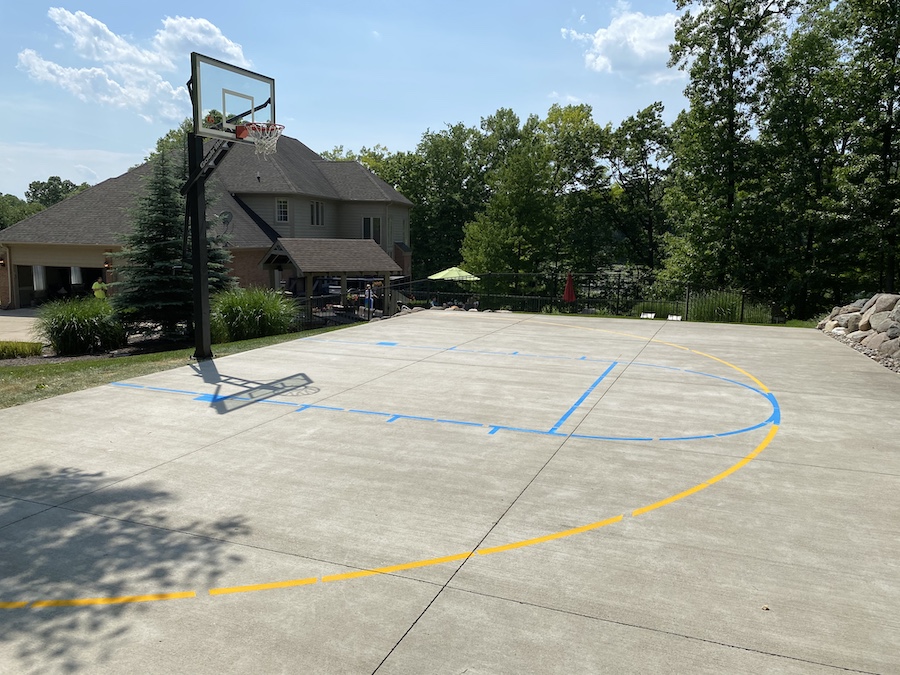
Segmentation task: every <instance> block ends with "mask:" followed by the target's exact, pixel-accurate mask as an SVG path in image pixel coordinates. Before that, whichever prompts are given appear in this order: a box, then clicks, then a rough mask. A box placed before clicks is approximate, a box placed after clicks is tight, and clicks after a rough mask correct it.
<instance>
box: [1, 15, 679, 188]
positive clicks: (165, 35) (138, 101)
mask: <svg viewBox="0 0 900 675" xmlns="http://www.w3.org/2000/svg"><path fill="white" fill-rule="evenodd" d="M3 12H4V16H3V21H2V22H0V106H2V118H3V119H5V120H6V121H7V122H6V129H5V133H3V134H2V136H0V193H8V194H14V195H17V196H19V197H24V194H25V190H26V189H27V188H28V184H29V183H30V182H31V181H33V180H46V179H47V178H48V177H49V176H53V175H58V176H60V177H62V178H64V179H68V180H71V181H74V182H75V183H81V182H83V181H87V182H89V183H91V184H94V183H97V182H100V181H102V180H105V179H107V178H111V177H113V176H116V175H119V174H121V173H123V172H124V171H126V170H127V169H128V168H129V167H131V166H134V165H135V164H138V163H140V162H141V161H142V160H143V159H144V158H145V157H146V156H147V154H148V153H149V151H150V150H151V149H152V148H153V147H154V145H155V143H156V140H157V139H158V138H159V137H160V136H162V135H164V134H165V133H166V131H168V130H169V129H171V128H173V127H175V126H177V125H178V123H179V122H180V121H181V120H183V119H184V118H185V117H188V116H190V114H191V108H190V102H189V98H188V95H187V89H186V87H185V83H186V82H187V80H188V78H189V77H190V53H191V52H192V51H197V52H200V53H202V54H206V55H208V56H212V57H215V58H218V59H221V60H223V61H227V62H229V63H233V64H235V65H240V66H243V67H245V68H248V69H250V70H253V71H255V72H259V73H262V74H264V75H267V76H270V77H273V78H275V86H276V100H277V117H278V121H279V122H280V123H282V124H284V125H285V126H286V129H285V134H287V135H289V136H292V137H294V138H297V139H299V140H301V141H302V142H304V143H305V144H306V145H308V146H309V147H311V148H312V149H313V150H316V151H318V152H321V151H325V150H330V149H332V148H334V147H336V146H339V145H342V146H344V148H346V149H350V150H359V149H360V148H361V147H363V146H367V147H371V146H374V145H375V144H378V143H380V144H382V145H384V146H386V147H387V148H388V149H389V150H391V151H403V150H414V149H415V147H416V144H417V143H418V142H419V140H421V137H422V134H423V133H424V132H426V131H428V130H431V131H439V130H441V129H443V128H445V127H446V126H447V125H448V124H456V123H459V122H461V123H463V124H465V125H466V126H478V125H479V124H480V122H481V119H482V118H484V117H487V116H488V115H491V114H493V113H494V112H496V111H497V110H498V109H499V108H510V109H512V110H513V111H514V112H515V113H516V114H518V115H519V117H520V118H522V119H524V118H525V117H527V116H528V115H530V114H537V115H539V116H540V117H544V116H546V113H547V111H548V110H549V108H550V106H551V105H553V104H554V103H559V104H562V105H566V104H569V103H586V104H588V105H590V106H591V107H592V108H593V111H594V118H595V119H596V121H597V122H599V123H601V124H606V123H607V122H611V123H612V124H613V125H616V124H618V123H619V122H620V121H621V120H622V119H624V118H625V117H627V116H629V115H633V114H635V113H636V112H637V111H638V110H640V109H642V108H644V107H646V106H648V105H650V104H651V103H653V102H654V101H657V100H658V101H662V102H663V103H664V105H665V106H666V112H665V118H666V121H669V122H671V121H672V120H674V118H675V116H676V115H677V114H678V112H679V110H681V108H682V107H684V105H685V102H684V98H683V96H682V90H683V88H684V85H685V80H684V77H683V73H680V72H679V71H675V70H670V69H668V68H667V67H666V61H667V59H668V44H669V43H670V42H671V40H672V34H673V28H674V21H675V9H674V4H673V3H672V2H671V0H632V1H631V2H630V3H629V2H623V1H622V0H618V1H615V0H600V1H582V0H575V1H574V2H572V1H566V0H564V1H563V2H560V1H559V0H542V1H537V0H532V1H524V2H499V1H494V0H481V1H480V2H475V1H472V0H457V1H456V2H454V3H430V2H422V1H421V0H417V1H415V2H413V1H408V2H407V1H399V0H398V1H391V0H385V1H384V2H357V1H355V0H347V1H344V0H332V1H331V2H315V3H313V2H305V3H297V2H290V3H288V2H280V1H278V0H275V1H270V2H265V3H245V2H241V3H238V2H232V1H230V0H221V1H220V2H212V3H211V2H203V3H198V2H190V1H185V0H182V1H180V2H170V1H168V0H156V1H154V2H135V1H134V0H116V1H111V0H110V1H90V0H82V1H81V2H79V3H78V4H65V5H61V4H44V3H41V2H38V1H35V0H30V1H29V2H15V3H4V8H3Z"/></svg>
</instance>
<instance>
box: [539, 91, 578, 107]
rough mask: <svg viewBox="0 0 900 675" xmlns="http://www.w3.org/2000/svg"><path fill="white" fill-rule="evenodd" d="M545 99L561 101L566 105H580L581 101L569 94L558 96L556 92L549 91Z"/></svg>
mask: <svg viewBox="0 0 900 675" xmlns="http://www.w3.org/2000/svg"><path fill="white" fill-rule="evenodd" d="M547 98H549V99H550V100H551V101H562V102H563V103H565V104H566V105H578V104H579V103H581V102H582V101H581V99H580V98H578V97H577V96H572V95H571V94H565V95H563V94H560V93H559V92H558V91H551V92H550V93H549V94H547Z"/></svg>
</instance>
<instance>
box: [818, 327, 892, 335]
mask: <svg viewBox="0 0 900 675" xmlns="http://www.w3.org/2000/svg"><path fill="white" fill-rule="evenodd" d="M831 334H832V335H846V334H847V329H846V328H844V327H843V326H835V327H834V328H832V329H831ZM885 335H886V333H885Z"/></svg>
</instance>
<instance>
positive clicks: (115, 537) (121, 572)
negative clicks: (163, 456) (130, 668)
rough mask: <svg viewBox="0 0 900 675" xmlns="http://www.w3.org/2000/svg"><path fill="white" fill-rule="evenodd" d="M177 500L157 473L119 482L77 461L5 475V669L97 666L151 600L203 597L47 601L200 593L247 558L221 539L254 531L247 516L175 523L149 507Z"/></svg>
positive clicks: (0, 639)
mask: <svg viewBox="0 0 900 675" xmlns="http://www.w3.org/2000/svg"><path fill="white" fill-rule="evenodd" d="M90 493H94V494H93V496H92V499H91V502H90V507H86V508H84V509H79V507H78V504H77V502H76V501H75V500H76V499H77V497H79V496H83V495H86V494H90ZM173 499H175V497H174V496H173V495H171V494H170V493H168V492H166V491H165V490H164V489H162V488H161V487H159V486H158V485H156V484H154V483H153V482H152V481H148V482H146V483H144V484H142V485H134V484H133V481H130V482H129V484H128V485H127V486H119V485H116V484H115V483H114V479H112V478H110V477H108V476H105V475H104V474H103V473H87V472H84V471H80V470H77V469H59V468H56V467H46V466H35V467H32V468H30V469H28V470H23V471H18V472H16V473H12V474H0V607H2V608H0V664H5V665H3V666H2V667H0V670H2V671H4V672H17V673H24V672H41V673H46V672H61V673H73V672H78V671H82V670H85V669H91V668H93V667H96V666H97V665H98V664H101V663H103V662H104V661H106V660H108V659H109V657H110V656H111V655H112V653H113V652H114V651H115V650H116V649H117V647H121V646H122V644H123V643H127V642H128V640H129V639H133V638H132V637H131V636H130V635H129V634H130V632H131V631H132V630H133V629H134V627H135V624H136V623H137V622H138V621H140V617H141V615H142V614H143V613H145V612H147V611H150V607H151V606H155V607H156V608H159V605H160V604H163V605H166V604H169V603H182V602H188V603H190V602H199V600H197V599H179V600H169V601H166V602H163V603H159V602H150V603H147V602H141V603H114V604H100V605H88V606H41V603H42V601H47V600H50V601H55V600H73V599H85V598H122V597H131V596H142V595H151V594H162V593H181V592H189V591H195V592H196V593H197V597H198V598H200V597H202V596H203V595H205V593H206V590H207V589H208V588H211V587H214V586H215V585H216V582H217V580H218V579H219V578H220V577H221V575H222V574H223V573H225V572H226V571H227V569H228V568H230V567H231V566H233V565H235V564H237V563H240V562H241V561H242V559H243V558H242V557H241V556H240V555H237V554H236V553H235V550H236V549H235V548H234V547H231V546H230V545H229V544H228V542H227V541H225V540H226V539H228V538H229V537H231V536H235V535H243V534H247V533H248V527H247V526H246V524H245V522H244V519H243V518H241V517H240V516H234V517H230V518H220V519H218V520H216V521H214V522H204V521H201V520H192V521H190V520H186V519H185V520H180V522H179V525H178V529H177V530H176V529H172V528H170V527H169V523H168V522H167V519H166V518H165V517H161V516H158V515H148V514H147V513H145V511H144V508H145V506H146V505H147V504H149V503H153V502H157V503H158V502H160V501H165V500H169V501H171V500H173ZM101 510H102V512H103V514H105V515H99V513H100V511H101ZM35 603H38V604H37V606H36V605H35ZM20 605H23V606H20ZM172 609H174V608H172ZM7 668H8V669H9V670H7Z"/></svg>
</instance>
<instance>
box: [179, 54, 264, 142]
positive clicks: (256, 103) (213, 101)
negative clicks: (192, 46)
mask: <svg viewBox="0 0 900 675" xmlns="http://www.w3.org/2000/svg"><path fill="white" fill-rule="evenodd" d="M188 85H189V89H190V92H191V102H192V103H193V106H194V133H196V134H197V135H198V136H206V137H208V138H222V139H225V140H231V141H234V140H242V139H240V138H236V137H235V127H236V126H237V125H239V124H242V123H249V122H262V123H266V124H274V123H275V122H276V120H275V80H274V79H272V78H271V77H266V76H265V75H260V74H259V73H254V72H252V71H249V70H246V69H244V68H240V67H238V66H233V65H231V64H230V63H225V62H224V61H219V60H218V59H214V58H211V57H209V56H203V55H202V54H198V53H197V52H193V53H191V81H190V82H189V83H188Z"/></svg>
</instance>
